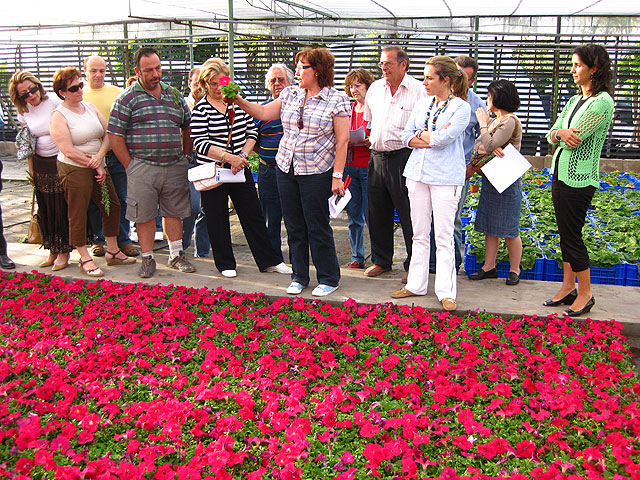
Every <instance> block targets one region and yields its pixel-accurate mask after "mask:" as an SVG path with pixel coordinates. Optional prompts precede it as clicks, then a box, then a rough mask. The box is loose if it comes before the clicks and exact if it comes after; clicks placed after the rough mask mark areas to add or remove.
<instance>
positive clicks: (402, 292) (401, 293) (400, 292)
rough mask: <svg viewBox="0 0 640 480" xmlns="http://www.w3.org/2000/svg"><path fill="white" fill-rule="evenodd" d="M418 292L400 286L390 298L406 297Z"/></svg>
mask: <svg viewBox="0 0 640 480" xmlns="http://www.w3.org/2000/svg"><path fill="white" fill-rule="evenodd" d="M417 295H418V294H417V293H413V292H412V291H410V290H407V289H406V288H404V287H402V288H401V289H400V290H396V291H395V292H393V293H392V294H391V298H407V297H416V296H417Z"/></svg>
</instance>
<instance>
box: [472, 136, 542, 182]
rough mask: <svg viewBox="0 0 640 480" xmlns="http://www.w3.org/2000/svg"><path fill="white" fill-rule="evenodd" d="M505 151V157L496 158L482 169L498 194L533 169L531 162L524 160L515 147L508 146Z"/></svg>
mask: <svg viewBox="0 0 640 480" xmlns="http://www.w3.org/2000/svg"><path fill="white" fill-rule="evenodd" d="M503 151H504V157H494V158H492V159H491V160H490V161H489V162H487V164H486V165H484V166H482V167H480V170H482V172H483V173H484V174H485V176H486V177H487V180H489V181H490V182H491V185H493V186H494V188H495V189H496V190H497V191H498V193H502V192H504V191H505V190H506V189H507V188H509V187H510V186H511V185H513V183H514V182H515V181H516V180H518V179H519V178H520V177H521V176H522V175H524V173H525V172H526V171H527V170H529V169H530V168H531V164H530V163H529V160H527V159H526V158H524V157H523V156H522V154H521V153H520V152H519V151H518V150H516V148H515V147H514V146H513V145H511V144H509V145H507V146H506V147H505V148H504V149H503Z"/></svg>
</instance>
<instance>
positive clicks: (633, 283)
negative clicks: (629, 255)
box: [625, 263, 640, 287]
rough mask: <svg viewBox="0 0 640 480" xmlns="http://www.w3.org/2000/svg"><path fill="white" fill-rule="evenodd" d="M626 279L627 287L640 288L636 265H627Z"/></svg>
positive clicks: (639, 277)
mask: <svg viewBox="0 0 640 480" xmlns="http://www.w3.org/2000/svg"><path fill="white" fill-rule="evenodd" d="M626 265H627V278H626V282H625V285H626V286H627V287H640V275H638V265H636V264H635V263H627V264H626Z"/></svg>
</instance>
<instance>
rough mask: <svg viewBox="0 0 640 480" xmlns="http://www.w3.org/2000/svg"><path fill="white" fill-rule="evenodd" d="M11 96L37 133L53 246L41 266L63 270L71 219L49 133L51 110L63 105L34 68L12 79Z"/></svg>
mask: <svg viewBox="0 0 640 480" xmlns="http://www.w3.org/2000/svg"><path fill="white" fill-rule="evenodd" d="M9 96H10V97H11V101H12V102H13V104H14V105H15V107H16V110H17V111H18V122H20V125H21V126H22V127H26V128H28V129H29V131H30V132H31V134H32V135H33V136H35V137H36V151H35V154H34V155H33V157H32V158H30V159H28V165H29V174H30V175H31V179H32V181H33V188H34V189H35V197H36V201H37V203H38V215H39V217H40V230H41V231H42V245H43V247H44V248H45V249H46V250H49V256H48V258H47V259H46V260H45V261H43V262H42V263H41V264H40V266H41V267H52V270H53V271H58V270H62V269H63V268H66V267H67V266H68V265H69V253H70V252H71V251H72V250H73V247H72V246H71V245H70V244H69V219H68V216H67V202H66V200H65V198H64V191H63V189H62V185H61V184H60V178H59V177H58V169H57V166H56V163H57V155H58V147H57V146H56V144H55V143H54V142H53V139H52V138H51V134H50V133H49V123H50V122H51V114H52V113H53V111H54V110H55V109H56V107H57V106H58V105H60V100H58V98H57V97H54V96H52V95H48V94H47V92H46V91H45V89H44V86H43V85H42V82H41V81H40V80H39V79H38V78H37V77H36V76H35V75H33V74H32V73H31V72H28V71H26V70H21V71H18V72H16V73H14V74H13V75H12V77H11V79H10V80H9Z"/></svg>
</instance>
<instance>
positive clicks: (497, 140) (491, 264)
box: [469, 80, 522, 285]
mask: <svg viewBox="0 0 640 480" xmlns="http://www.w3.org/2000/svg"><path fill="white" fill-rule="evenodd" d="M518 108H520V97H519V95H518V90H517V89H516V86H515V85H514V84H513V83H511V82H509V81H508V80H496V81H495V82H491V83H490V84H489V91H488V93H487V109H488V110H489V112H491V113H493V114H495V116H496V117H495V119H493V120H490V118H489V113H488V112H487V111H486V110H485V109H484V108H482V107H480V108H479V109H478V110H477V111H476V117H477V118H478V123H479V125H480V136H479V137H478V138H477V140H476V143H475V145H474V147H473V152H474V153H473V157H472V159H471V163H472V164H473V166H474V167H479V166H480V165H483V164H484V163H486V162H487V161H489V160H491V158H493V157H494V156H498V157H503V156H504V153H502V149H503V148H504V147H506V146H507V145H508V144H511V145H513V146H514V147H515V148H516V149H518V150H520V144H521V142H522V124H521V123H520V120H519V119H518V117H516V116H515V115H514V113H513V112H515V111H516V110H518ZM521 206H522V182H521V181H520V179H518V180H517V181H516V182H514V183H513V184H512V185H511V186H509V187H508V188H507V189H506V190H504V191H503V192H502V193H498V191H497V190H496V189H495V187H494V186H493V185H491V182H489V181H488V180H487V179H486V178H484V177H483V178H482V190H481V192H480V200H479V202H478V213H477V215H476V221H475V225H474V228H475V229H476V231H478V232H482V233H484V234H485V255H484V265H483V266H482V268H480V270H478V271H477V272H475V273H472V274H471V275H469V280H483V279H485V278H498V270H497V269H496V255H497V254H498V247H499V245H500V239H501V238H504V240H505V243H506V244H507V251H508V252H509V263H510V264H511V265H510V270H509V275H508V277H507V281H506V283H507V285H517V284H518V283H519V282H520V259H521V258H522V239H521V238H520V208H521Z"/></svg>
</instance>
